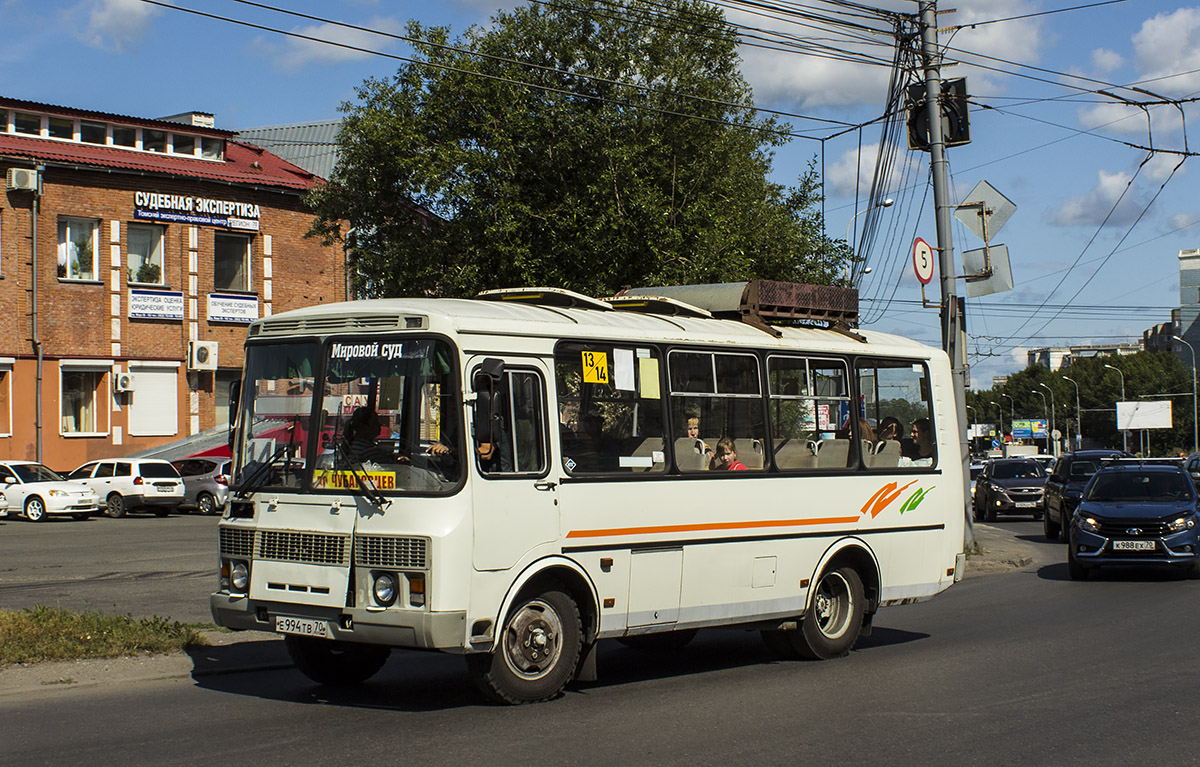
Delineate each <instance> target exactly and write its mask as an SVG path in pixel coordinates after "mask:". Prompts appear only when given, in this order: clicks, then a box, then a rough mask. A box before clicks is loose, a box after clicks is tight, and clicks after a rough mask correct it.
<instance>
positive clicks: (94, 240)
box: [58, 216, 100, 282]
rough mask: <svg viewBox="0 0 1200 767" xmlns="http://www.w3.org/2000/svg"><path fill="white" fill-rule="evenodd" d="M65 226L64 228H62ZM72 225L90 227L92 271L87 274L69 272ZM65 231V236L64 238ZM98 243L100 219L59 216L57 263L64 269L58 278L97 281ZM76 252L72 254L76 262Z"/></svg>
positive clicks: (77, 258) (72, 242) (72, 241)
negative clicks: (78, 274) (76, 274)
mask: <svg viewBox="0 0 1200 767" xmlns="http://www.w3.org/2000/svg"><path fill="white" fill-rule="evenodd" d="M64 227H65V229H64ZM74 227H78V228H81V229H82V228H84V227H90V228H91V244H92V271H91V274H90V275H88V276H86V277H85V276H82V275H80V276H75V275H72V273H71V264H72V257H73V254H72V253H71V248H70V247H69V245H68V243H70V244H74V242H75V241H74V240H73V239H72V238H71V232H72V231H73V230H74ZM64 233H65V235H66V236H65V238H64ZM99 244H100V221H99V219H95V218H84V217H81V216H60V217H59V219H58V265H59V268H61V269H63V270H64V273H63V274H60V275H59V279H60V280H75V281H78V282H97V281H98V280H99V277H98V276H97V275H98V274H99V273H100V271H99V264H98V261H99V253H98V252H97V246H98V245H99ZM78 260H79V257H78V254H74V261H75V262H76V263H78Z"/></svg>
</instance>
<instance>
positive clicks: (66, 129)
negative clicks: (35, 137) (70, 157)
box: [48, 117, 75, 141]
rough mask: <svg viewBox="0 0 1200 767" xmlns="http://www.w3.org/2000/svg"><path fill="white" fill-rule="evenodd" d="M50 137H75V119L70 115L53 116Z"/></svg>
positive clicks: (50, 122) (69, 138) (68, 138)
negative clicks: (69, 116)
mask: <svg viewBox="0 0 1200 767" xmlns="http://www.w3.org/2000/svg"><path fill="white" fill-rule="evenodd" d="M48 126H49V128H50V131H49V132H50V138H63V139H67V140H68V141H69V140H71V139H73V138H75V121H74V120H72V119H70V118H68V117H51V118H50V120H49V123H48Z"/></svg>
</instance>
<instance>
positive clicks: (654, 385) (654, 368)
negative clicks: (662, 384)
mask: <svg viewBox="0 0 1200 767" xmlns="http://www.w3.org/2000/svg"><path fill="white" fill-rule="evenodd" d="M638 376H639V377H640V378H641V382H642V388H641V391H640V392H639V393H640V394H641V395H642V399H658V398H659V397H660V396H662V395H661V394H659V388H658V360H656V359H654V358H653V357H639V358H638Z"/></svg>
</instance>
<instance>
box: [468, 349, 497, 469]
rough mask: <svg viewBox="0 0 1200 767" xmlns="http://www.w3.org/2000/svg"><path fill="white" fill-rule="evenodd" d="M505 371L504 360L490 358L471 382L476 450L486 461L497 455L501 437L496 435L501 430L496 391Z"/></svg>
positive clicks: (481, 365)
mask: <svg viewBox="0 0 1200 767" xmlns="http://www.w3.org/2000/svg"><path fill="white" fill-rule="evenodd" d="M503 370H504V362H503V361H502V360H498V359H495V358H494V357H489V358H487V359H485V360H484V361H483V362H482V363H481V364H480V365H479V367H477V368H475V374H474V375H473V376H472V380H471V388H472V390H474V392H475V410H474V412H473V413H472V417H471V421H472V425H473V427H474V429H473V431H474V439H475V450H476V452H477V453H478V454H479V456H480V457H481V458H483V459H484V460H488V459H490V458H491V457H492V456H493V455H494V454H495V450H496V438H497V437H498V436H499V435H498V434H497V433H496V432H497V431H498V430H499V425H498V424H497V422H496V397H497V396H498V395H497V392H496V389H497V388H498V387H499V385H500V375H501V373H502V372H503Z"/></svg>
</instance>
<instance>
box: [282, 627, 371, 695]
mask: <svg viewBox="0 0 1200 767" xmlns="http://www.w3.org/2000/svg"><path fill="white" fill-rule="evenodd" d="M283 642H284V645H286V646H287V651H288V655H290V656H291V658H292V662H293V663H295V664H296V668H298V669H300V672H301V673H302V674H304V675H305V676H306V677H308V678H309V679H311V680H313V681H314V682H318V683H320V684H326V685H330V686H331V687H340V686H344V685H351V684H358V683H359V682H365V681H367V680H368V679H370V678H371V677H373V676H374V675H375V673H376V672H377V671H379V669H381V668H383V664H384V663H385V662H386V661H387V659H388V655H390V654H391V652H392V650H391V648H390V647H381V646H380V645H370V644H358V643H356V642H339V641H335V640H332V639H318V638H316V637H302V636H292V635H290V634H289V635H287V636H285V637H284V638H283Z"/></svg>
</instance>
